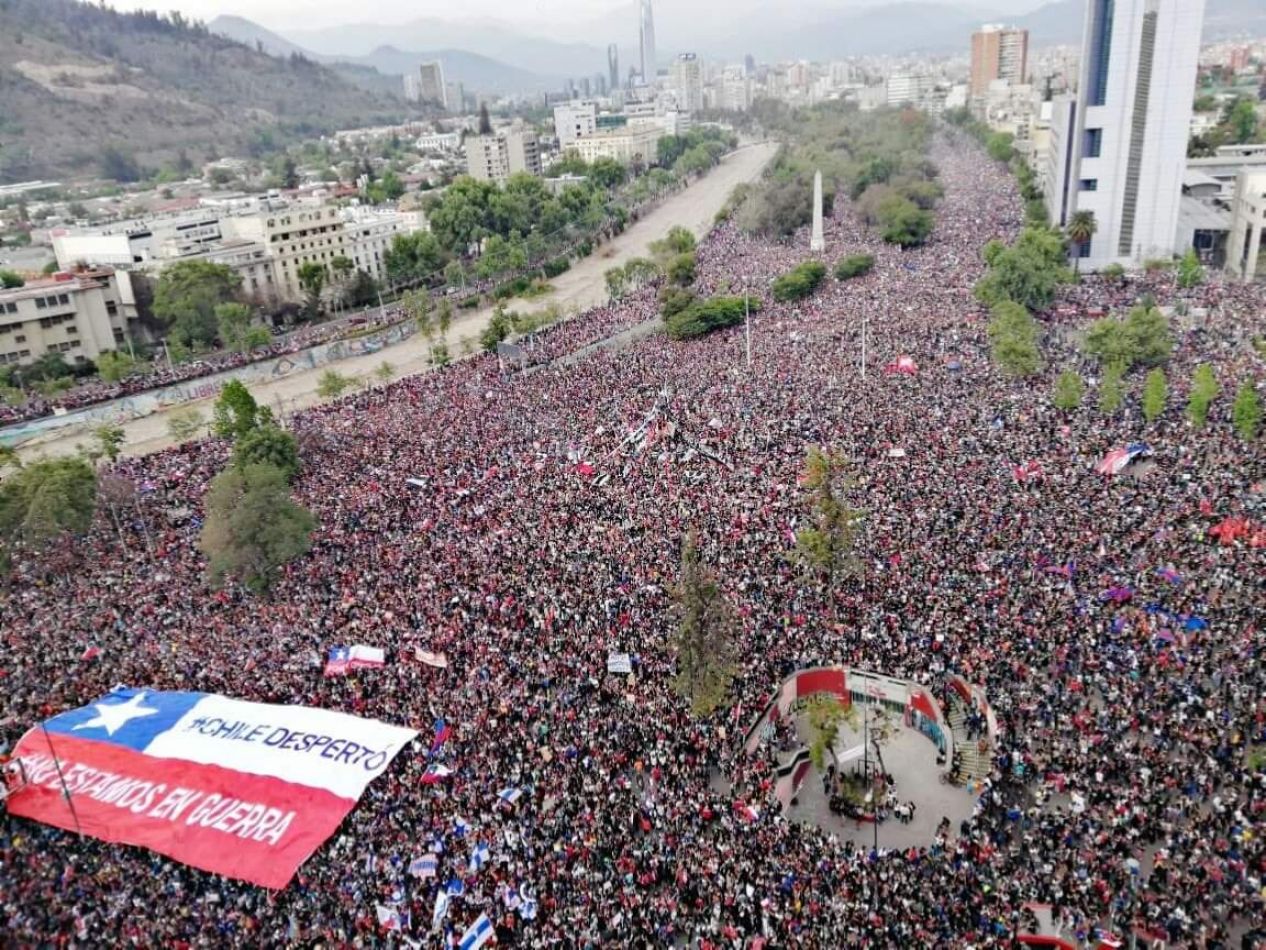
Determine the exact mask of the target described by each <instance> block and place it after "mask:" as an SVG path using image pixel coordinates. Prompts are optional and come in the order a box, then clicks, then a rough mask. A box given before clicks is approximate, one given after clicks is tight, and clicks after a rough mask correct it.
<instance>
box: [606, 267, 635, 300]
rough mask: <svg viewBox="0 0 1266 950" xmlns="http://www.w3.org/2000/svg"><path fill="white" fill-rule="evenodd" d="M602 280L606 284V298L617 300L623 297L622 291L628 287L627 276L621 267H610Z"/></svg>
mask: <svg viewBox="0 0 1266 950" xmlns="http://www.w3.org/2000/svg"><path fill="white" fill-rule="evenodd" d="M602 278H603V280H605V281H606V283H607V296H608V297H610V298H611V299H612V300H619V299H620V298H621V297H623V296H624V291H625V290H626V289H627V287H628V283H629V278H628V274H627V272H626V271H625V269H624V268H623V267H610V268H607V270H606V272H605V273H603V275H602Z"/></svg>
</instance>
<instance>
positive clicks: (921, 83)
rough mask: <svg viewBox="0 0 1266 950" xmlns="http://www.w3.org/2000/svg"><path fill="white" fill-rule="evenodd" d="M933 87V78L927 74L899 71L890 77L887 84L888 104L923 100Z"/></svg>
mask: <svg viewBox="0 0 1266 950" xmlns="http://www.w3.org/2000/svg"><path fill="white" fill-rule="evenodd" d="M931 88H932V80H931V79H930V78H928V77H927V76H912V75H910V74H908V73H898V74H896V75H894V76H889V77H888V82H887V84H886V86H885V89H886V91H887V99H888V105H890V106H905V105H913V104H915V103H918V102H920V101H922V99H923V96H924V95H925V94H926V93H927V92H928V91H930V90H931Z"/></svg>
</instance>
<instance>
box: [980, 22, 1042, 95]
mask: <svg viewBox="0 0 1266 950" xmlns="http://www.w3.org/2000/svg"><path fill="white" fill-rule="evenodd" d="M1028 62H1029V31H1028V30H1019V29H1015V28H1008V27H1003V26H997V25H993V24H990V25H987V26H983V27H981V28H980V29H979V30H977V31H976V32H975V33H973V34H972V35H971V87H970V93H971V95H973V96H983V95H985V94H986V93H987V92H988V91H989V84H990V83H992V82H994V81H995V80H998V79H1005V80H1006V81H1007V82H1009V83H1010V84H1011V85H1013V86H1019V85H1021V84H1023V83H1024V82H1025V80H1026V78H1027V76H1028Z"/></svg>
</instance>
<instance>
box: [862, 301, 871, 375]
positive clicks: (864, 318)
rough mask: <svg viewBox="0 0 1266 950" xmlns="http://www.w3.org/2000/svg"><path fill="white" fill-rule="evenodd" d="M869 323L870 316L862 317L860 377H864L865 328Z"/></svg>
mask: <svg viewBox="0 0 1266 950" xmlns="http://www.w3.org/2000/svg"><path fill="white" fill-rule="evenodd" d="M869 325H870V317H869V316H863V317H862V379H865V378H866V328H867V327H868V326H869Z"/></svg>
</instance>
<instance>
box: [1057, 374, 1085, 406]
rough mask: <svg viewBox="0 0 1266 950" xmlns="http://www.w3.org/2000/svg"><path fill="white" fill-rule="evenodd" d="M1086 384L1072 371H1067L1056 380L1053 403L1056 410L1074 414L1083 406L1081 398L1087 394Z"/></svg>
mask: <svg viewBox="0 0 1266 950" xmlns="http://www.w3.org/2000/svg"><path fill="white" fill-rule="evenodd" d="M1085 390H1086V384H1085V383H1083V382H1082V381H1081V377H1080V376H1078V375H1077V374H1076V373H1075V372H1073V371H1072V370H1071V369H1066V370H1064V371H1063V372H1061V373H1060V374H1059V376H1058V377H1056V379H1055V391H1054V393H1053V394H1052V396H1051V402H1053V403H1054V404H1055V408H1056V409H1059V410H1061V411H1063V412H1072V411H1073V410H1074V409H1076V408H1077V407H1078V406H1080V405H1081V397H1082V395H1083V394H1084V393H1085Z"/></svg>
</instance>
